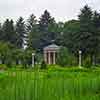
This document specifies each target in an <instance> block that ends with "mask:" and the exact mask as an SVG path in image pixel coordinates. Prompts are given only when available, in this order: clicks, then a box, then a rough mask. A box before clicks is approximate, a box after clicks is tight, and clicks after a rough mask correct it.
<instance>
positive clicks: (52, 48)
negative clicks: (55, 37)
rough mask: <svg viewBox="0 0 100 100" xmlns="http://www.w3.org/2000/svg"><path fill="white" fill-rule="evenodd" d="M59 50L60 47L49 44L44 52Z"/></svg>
mask: <svg viewBox="0 0 100 100" xmlns="http://www.w3.org/2000/svg"><path fill="white" fill-rule="evenodd" d="M59 49H60V46H58V45H56V44H51V45H48V46H46V47H45V48H44V50H59Z"/></svg>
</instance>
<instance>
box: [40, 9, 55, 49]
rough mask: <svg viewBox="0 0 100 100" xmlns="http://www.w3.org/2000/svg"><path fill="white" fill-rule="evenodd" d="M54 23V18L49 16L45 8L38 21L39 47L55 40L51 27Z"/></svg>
mask: <svg viewBox="0 0 100 100" xmlns="http://www.w3.org/2000/svg"><path fill="white" fill-rule="evenodd" d="M54 25H55V20H54V18H53V17H51V15H50V13H49V12H48V11H47V10H45V11H44V14H43V15H42V16H41V17H40V21H39V31H40V34H41V35H40V36H41V37H40V48H43V47H44V46H46V45H48V44H50V43H51V41H52V40H55V32H53V31H52V30H53V27H52V28H51V26H54Z"/></svg>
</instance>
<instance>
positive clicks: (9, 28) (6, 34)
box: [1, 19, 16, 46]
mask: <svg viewBox="0 0 100 100" xmlns="http://www.w3.org/2000/svg"><path fill="white" fill-rule="evenodd" d="M13 23H14V22H13V20H9V19H6V21H5V22H4V24H3V27H2V32H3V34H2V39H1V40H2V41H5V42H9V43H11V44H13V45H14V46H16V32H15V29H14V24H13Z"/></svg>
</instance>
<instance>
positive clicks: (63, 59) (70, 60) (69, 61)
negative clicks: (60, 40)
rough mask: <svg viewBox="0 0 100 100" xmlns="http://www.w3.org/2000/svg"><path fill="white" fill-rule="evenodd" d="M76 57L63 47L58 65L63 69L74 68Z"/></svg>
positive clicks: (58, 58)
mask: <svg viewBox="0 0 100 100" xmlns="http://www.w3.org/2000/svg"><path fill="white" fill-rule="evenodd" d="M75 60H76V59H75V57H74V56H73V55H72V54H71V53H70V52H69V51H68V49H67V48H66V47H61V48H60V50H59V54H58V57H57V63H58V64H59V65H61V66H62V67H65V66H72V65H73V64H74V65H75V64H76V61H75Z"/></svg>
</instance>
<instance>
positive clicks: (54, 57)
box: [53, 52, 56, 64]
mask: <svg viewBox="0 0 100 100" xmlns="http://www.w3.org/2000/svg"><path fill="white" fill-rule="evenodd" d="M53 64H56V52H53Z"/></svg>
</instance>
